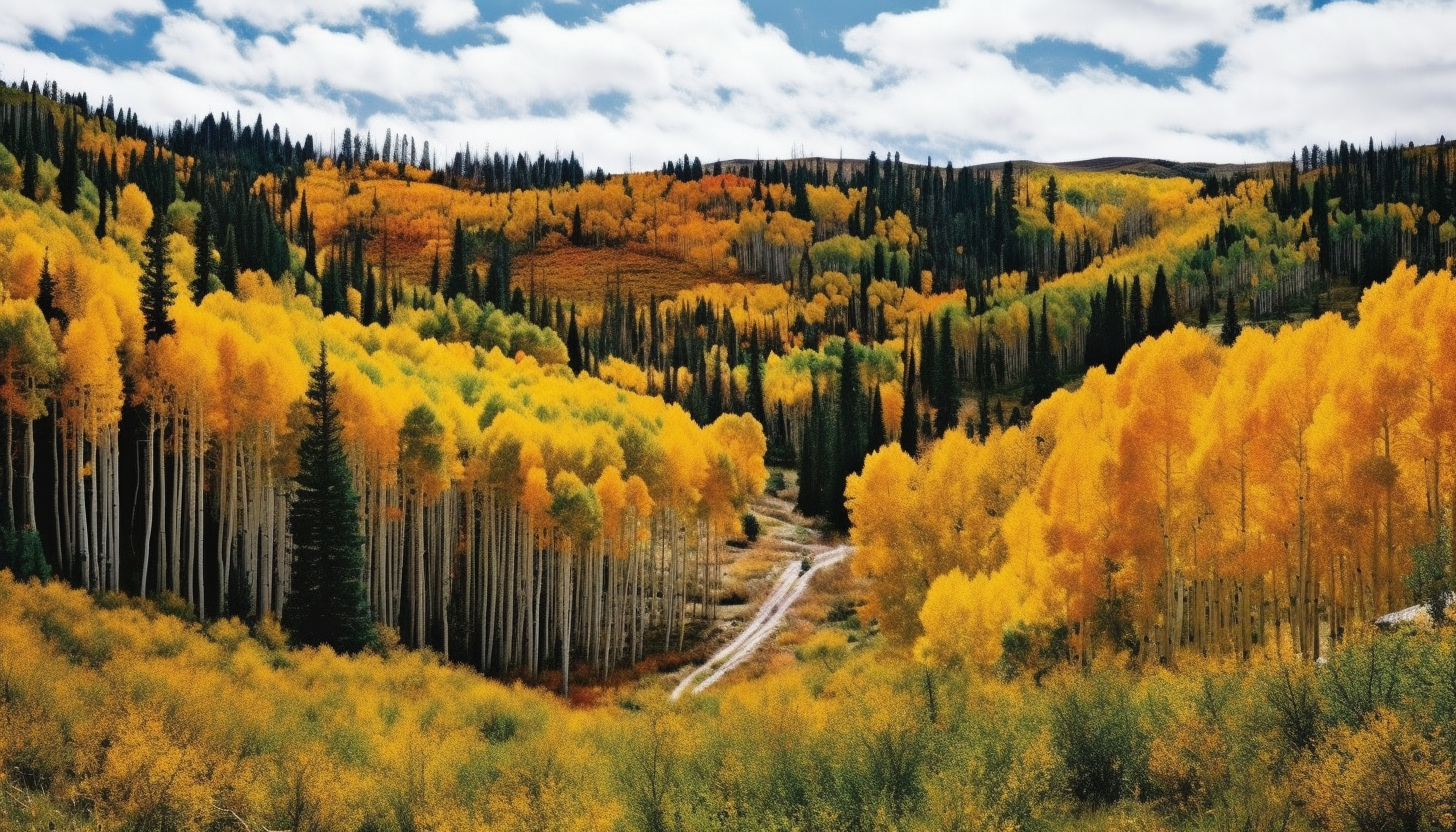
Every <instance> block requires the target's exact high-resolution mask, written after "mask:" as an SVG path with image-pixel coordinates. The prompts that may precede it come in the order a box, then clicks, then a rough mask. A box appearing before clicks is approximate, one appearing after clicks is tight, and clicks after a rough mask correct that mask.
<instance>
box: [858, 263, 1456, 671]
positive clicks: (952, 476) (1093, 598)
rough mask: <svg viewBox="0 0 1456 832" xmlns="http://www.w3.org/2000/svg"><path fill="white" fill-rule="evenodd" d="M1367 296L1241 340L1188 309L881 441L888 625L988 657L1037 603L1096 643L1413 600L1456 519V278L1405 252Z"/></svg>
mask: <svg viewBox="0 0 1456 832" xmlns="http://www.w3.org/2000/svg"><path fill="white" fill-rule="evenodd" d="M1359 315H1360V319H1359V323H1358V324H1356V325H1355V326H1353V327H1352V326H1350V325H1348V324H1346V323H1345V322H1343V321H1341V320H1340V319H1339V318H1338V317H1337V316H1333V315H1327V316H1325V317H1324V318H1321V319H1319V320H1316V321H1311V322H1309V323H1306V324H1304V325H1303V326H1299V327H1292V326H1291V327H1286V328H1285V329H1283V330H1282V331H1281V332H1280V333H1279V334H1278V335H1275V336H1270V335H1268V334H1265V333H1263V332H1261V331H1258V330H1251V331H1247V332H1245V334H1244V336H1243V337H1242V338H1240V339H1239V341H1238V342H1237V343H1236V344H1235V345H1234V346H1233V347H1232V348H1231V349H1228V350H1224V349H1221V348H1219V347H1217V346H1215V345H1214V343H1213V341H1212V340H1211V338H1210V337H1209V336H1207V335H1206V334H1204V333H1202V332H1199V331H1195V330H1189V329H1185V328H1183V327H1179V328H1177V329H1175V330H1174V331H1173V332H1171V333H1169V334H1168V335H1165V336H1164V337H1162V338H1159V339H1156V340H1149V341H1146V342H1144V343H1143V344H1141V345H1139V346H1136V347H1134V348H1133V350H1131V351H1130V352H1129V353H1128V355H1127V357H1126V359H1125V360H1124V361H1123V363H1122V364H1121V366H1120V367H1119V368H1118V371H1117V373H1116V374H1115V375H1113V376H1109V375H1107V374H1106V373H1104V372H1103V371H1101V370H1100V369H1093V370H1092V371H1090V372H1089V373H1088V375H1087V378H1086V380H1085V382H1084V384H1083V385H1082V387H1081V389H1079V390H1078V391H1077V392H1075V393H1068V392H1060V393H1058V394H1056V395H1055V396H1053V397H1052V398H1051V399H1050V400H1049V401H1047V402H1046V403H1044V404H1043V405H1042V406H1040V407H1039V408H1037V410H1036V411H1035V414H1034V416H1033V418H1032V420H1031V423H1030V425H1029V427H1027V428H1026V429H1024V430H1022V429H1018V428H1011V429H1009V430H1006V431H1004V432H998V433H995V434H993V435H992V437H991V439H990V441H988V442H987V443H986V444H985V445H978V444H975V443H973V442H970V441H968V440H965V439H962V438H960V437H958V436H955V435H948V436H947V437H946V439H944V440H942V442H941V443H940V444H938V445H936V446H935V447H933V448H932V449H931V450H930V451H929V452H928V453H927V454H926V455H925V456H924V457H923V458H922V459H921V460H920V461H919V462H918V463H916V462H914V461H912V460H910V459H909V458H908V457H906V456H905V455H904V454H903V453H902V452H900V451H899V450H898V449H896V448H887V449H884V450H881V451H880V452H879V453H877V454H875V455H873V456H871V457H870V458H869V459H868V460H867V461H866V464H865V470H864V473H863V474H862V475H861V476H860V477H858V478H854V479H852V480H851V482H850V486H849V491H848V494H849V497H850V501H851V502H850V510H851V517H852V519H853V520H854V523H855V530H854V540H855V542H856V543H857V544H858V545H859V546H860V555H859V556H858V557H857V559H856V561H855V567H856V569H857V570H859V571H861V572H862V573H864V574H868V575H872V576H874V578H875V582H874V584H873V587H874V592H873V596H874V611H875V612H876V613H877V614H878V615H879V617H880V618H881V621H882V622H883V623H884V626H885V631H886V633H887V634H890V635H892V636H894V637H897V638H899V639H900V640H902V642H904V643H907V644H910V643H914V644H915V646H916V651H917V653H918V654H919V655H920V656H922V657H923V658H924V659H925V660H927V661H930V662H933V663H962V664H966V665H969V666H979V667H989V666H991V665H992V664H994V663H995V662H996V661H997V660H998V659H999V658H1000V657H1001V651H1000V650H999V645H1000V644H1001V639H1002V634H1003V632H1005V631H1007V630H1012V629H1015V628H1017V627H1018V626H1019V625H1021V626H1028V627H1035V626H1045V627H1051V626H1055V625H1059V624H1065V625H1067V626H1068V628H1069V629H1068V634H1069V639H1068V641H1067V643H1066V644H1065V646H1064V648H1063V649H1064V650H1065V651H1067V652H1066V655H1068V657H1072V658H1076V657H1080V658H1082V659H1083V660H1086V659H1087V658H1088V656H1089V655H1090V654H1091V653H1092V652H1093V651H1095V650H1100V649H1106V648H1107V647H1128V646H1132V647H1134V649H1136V650H1138V651H1140V652H1146V653H1149V654H1151V655H1153V656H1161V657H1165V658H1168V659H1172V658H1174V657H1176V655H1177V654H1178V652H1179V651H1181V650H1184V649H1196V650H1198V651H1201V652H1205V653H1207V652H1214V653H1233V654H1236V655H1248V654H1250V653H1251V652H1254V651H1265V652H1274V651H1278V650H1288V649H1293V650H1294V651H1296V652H1298V653H1301V654H1304V655H1306V656H1310V657H1316V656H1318V655H1320V654H1321V652H1323V651H1326V650H1328V648H1329V643H1330V641H1331V639H1339V638H1340V637H1341V635H1342V633H1343V632H1345V631H1346V630H1347V629H1348V628H1349V627H1351V626H1353V625H1355V624H1358V623H1360V622H1364V621H1369V620H1370V619H1372V618H1374V617H1375V616H1376V615H1379V614H1380V613H1383V612H1385V611H1388V610H1390V609H1392V608H1397V607H1400V606H1403V605H1404V604H1405V603H1406V602H1407V596H1406V594H1405V589H1404V587H1403V585H1402V583H1401V582H1400V576H1401V575H1403V574H1405V573H1406V572H1407V571H1408V568H1409V564H1408V557H1409V556H1408V552H1409V551H1410V549H1411V547H1412V546H1413V545H1416V544H1419V543H1422V542H1423V541H1428V540H1430V539H1433V538H1434V537H1435V532H1436V527H1437V526H1438V525H1441V524H1445V523H1449V522H1450V513H1449V512H1450V507H1451V505H1452V498H1453V493H1452V484H1453V481H1452V470H1451V469H1452V461H1451V449H1452V444H1453V441H1456V437H1453V436H1452V427H1451V426H1452V424H1456V421H1453V420H1452V418H1451V415H1452V412H1451V411H1452V408H1453V406H1456V405H1453V401H1456V375H1453V368H1456V354H1453V353H1452V346H1451V345H1452V344H1453V343H1456V339H1453V335H1456V332H1452V331H1451V329H1452V326H1453V324H1452V322H1453V321H1456V283H1453V280H1452V277H1451V275H1450V273H1448V272H1440V273H1434V274H1428V275H1425V276H1424V277H1421V278H1419V279H1418V278H1417V274H1416V272H1415V269H1414V268H1409V267H1402V268H1399V269H1397V270H1396V272H1395V274H1393V275H1392V276H1391V277H1390V278H1389V279H1388V280H1387V281H1385V282H1384V283H1382V284H1380V285H1378V286H1376V287H1374V288H1372V289H1371V290H1369V291H1368V292H1367V293H1366V295H1365V298H1364V300H1363V301H1362V303H1361V305H1360V309H1359ZM1357 368H1358V371H1355V370H1356V369H1357ZM1130 636H1131V640H1129V637H1130Z"/></svg>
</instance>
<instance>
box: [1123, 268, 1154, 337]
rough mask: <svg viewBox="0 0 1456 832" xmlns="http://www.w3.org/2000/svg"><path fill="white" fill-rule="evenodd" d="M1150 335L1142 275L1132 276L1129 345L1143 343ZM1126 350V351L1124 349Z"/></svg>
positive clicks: (1128, 315) (1129, 300)
mask: <svg viewBox="0 0 1456 832" xmlns="http://www.w3.org/2000/svg"><path fill="white" fill-rule="evenodd" d="M1146 337H1148V307H1147V306H1146V305H1145V304H1144V303H1143V279H1142V275H1136V274H1135V275H1133V276H1132V289H1130V290H1129V291H1128V293H1127V345H1128V347H1129V348H1131V347H1132V346H1133V345H1134V344H1141V343H1142V341H1143V339H1144V338H1146ZM1124 352H1126V351H1125V350H1124Z"/></svg>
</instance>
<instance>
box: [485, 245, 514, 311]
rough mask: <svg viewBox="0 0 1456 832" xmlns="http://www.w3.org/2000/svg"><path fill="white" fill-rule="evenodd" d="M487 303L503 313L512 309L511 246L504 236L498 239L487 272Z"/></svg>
mask: <svg viewBox="0 0 1456 832" xmlns="http://www.w3.org/2000/svg"><path fill="white" fill-rule="evenodd" d="M485 285H486V286H487V287H489V288H488V289H487V291H486V296H485V302H486V303H489V304H491V305H492V306H494V307H495V308H496V309H499V310H501V311H502V312H506V311H509V310H510V308H511V246H510V243H509V242H507V241H506V237H505V235H504V234H501V235H500V236H498V237H496V240H495V251H494V252H492V253H491V256H490V267H489V269H488V270H487V272H486V284H485Z"/></svg>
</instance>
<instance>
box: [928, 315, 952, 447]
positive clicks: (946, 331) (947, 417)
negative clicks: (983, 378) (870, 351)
mask: <svg viewBox="0 0 1456 832" xmlns="http://www.w3.org/2000/svg"><path fill="white" fill-rule="evenodd" d="M955 364H956V354H955V343H954V342H953V341H951V336H950V310H946V312H945V314H944V315H943V316H941V319H940V342H939V343H938V344H937V345H936V347H935V370H934V372H935V390H934V392H933V394H932V396H933V399H932V401H931V404H933V405H935V435H936V436H937V437H939V436H942V435H944V434H945V432H946V431H948V430H950V429H952V428H954V427H955V426H956V425H958V424H960V415H959V412H960V407H961V393H960V388H959V384H958V382H957V379H956V371H955ZM922 369H923V367H922Z"/></svg>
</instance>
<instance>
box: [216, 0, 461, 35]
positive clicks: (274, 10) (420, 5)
mask: <svg viewBox="0 0 1456 832" xmlns="http://www.w3.org/2000/svg"><path fill="white" fill-rule="evenodd" d="M197 11H198V12H199V13H201V15H202V16H203V17H206V18H209V19H212V20H240V21H242V22H244V23H247V24H248V25H250V26H253V27H255V28H257V29H261V30H263V31H267V32H281V31H285V30H287V29H289V28H291V27H293V26H297V25H298V24H301V23H316V24H320V25H325V26H341V25H342V26H349V25H353V24H355V23H357V22H358V21H359V18H360V16H361V15H363V14H364V13H365V12H382V13H385V14H395V13H404V12H407V13H411V14H413V15H414V16H415V20H416V21H417V25H418V26H419V28H420V31H422V32H426V33H428V34H440V33H442V32H448V31H450V30H452V29H456V28H459V27H461V26H464V25H466V24H469V23H473V22H475V20H476V18H477V15H478V13H477V11H476V8H475V4H474V3H473V2H471V0H263V1H261V2H260V0H197Z"/></svg>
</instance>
